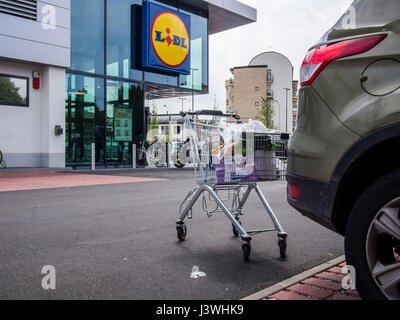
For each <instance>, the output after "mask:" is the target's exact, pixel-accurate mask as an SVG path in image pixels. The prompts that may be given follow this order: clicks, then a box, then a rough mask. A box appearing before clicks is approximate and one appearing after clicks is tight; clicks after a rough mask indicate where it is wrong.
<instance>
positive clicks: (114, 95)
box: [105, 80, 143, 167]
mask: <svg viewBox="0 0 400 320" xmlns="http://www.w3.org/2000/svg"><path fill="white" fill-rule="evenodd" d="M106 110H107V111H106V119H105V121H106V165H107V166H127V167H129V166H131V165H132V145H133V143H135V142H136V136H137V131H138V128H139V129H140V124H141V123H142V122H143V121H142V119H141V114H143V90H142V87H141V85H139V84H135V83H128V82H120V81H110V80H109V81H107V108H106Z"/></svg>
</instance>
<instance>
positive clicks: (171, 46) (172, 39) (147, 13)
mask: <svg viewBox="0 0 400 320" xmlns="http://www.w3.org/2000/svg"><path fill="white" fill-rule="evenodd" d="M142 16H143V46H142V49H143V52H142V65H143V67H145V68H152V69H158V70H164V71H170V72H176V73H180V74H190V28H191V25H190V23H191V21H190V16H189V15H187V14H184V13H181V12H178V11H176V10H171V9H170V8H167V7H165V6H162V5H160V4H158V3H154V2H150V1H144V2H143V14H142Z"/></svg>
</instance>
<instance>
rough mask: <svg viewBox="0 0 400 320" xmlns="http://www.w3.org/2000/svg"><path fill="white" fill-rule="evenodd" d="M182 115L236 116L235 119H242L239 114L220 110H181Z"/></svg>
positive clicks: (183, 116)
mask: <svg viewBox="0 0 400 320" xmlns="http://www.w3.org/2000/svg"><path fill="white" fill-rule="evenodd" d="M180 115H181V116H182V118H185V117H186V116H188V115H189V116H215V117H226V118H231V117H232V118H234V119H235V120H240V116H239V115H237V114H224V113H223V112H222V111H219V110H199V111H196V112H181V113H180Z"/></svg>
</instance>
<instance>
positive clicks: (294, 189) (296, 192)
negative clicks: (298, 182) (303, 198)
mask: <svg viewBox="0 0 400 320" xmlns="http://www.w3.org/2000/svg"><path fill="white" fill-rule="evenodd" d="M289 196H290V198H292V199H294V200H297V199H298V198H299V196H300V187H298V186H295V185H293V184H290V183H289Z"/></svg>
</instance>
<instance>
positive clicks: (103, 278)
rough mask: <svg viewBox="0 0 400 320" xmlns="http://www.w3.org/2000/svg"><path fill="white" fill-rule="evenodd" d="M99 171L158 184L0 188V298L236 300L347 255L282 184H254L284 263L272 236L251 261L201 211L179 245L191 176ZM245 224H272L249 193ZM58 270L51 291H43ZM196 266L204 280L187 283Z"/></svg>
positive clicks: (262, 240)
mask: <svg viewBox="0 0 400 320" xmlns="http://www.w3.org/2000/svg"><path fill="white" fill-rule="evenodd" d="M96 174H107V175H114V176H131V177H145V178H160V179H166V180H164V181H150V182H138V183H124V184H111V185H93V186H83V187H66V188H55V189H43V190H29V191H12V192H0V203H1V208H0V243H1V246H0V299H157V300H158V299H172V300H188V299H240V298H243V297H245V296H247V295H250V294H252V293H254V292H256V291H258V290H260V289H263V288H265V287H267V286H270V285H272V284H274V283H277V282H280V281H282V280H285V279H287V278H289V277H292V276H294V275H295V274H297V273H300V272H302V271H304V270H306V269H309V268H312V267H314V266H316V265H318V264H321V263H323V262H326V261H328V260H331V259H333V258H335V257H338V256H340V255H342V254H343V238H342V237H340V236H338V235H336V234H334V233H333V232H331V231H329V230H327V229H325V228H323V227H321V226H319V225H318V224H316V223H314V222H312V221H310V220H308V219H307V218H304V217H302V216H301V215H300V214H299V213H297V212H296V211H295V210H294V209H292V208H291V207H290V206H289V205H288V204H287V202H286V183H285V182H268V183H262V184H260V186H261V188H262V190H263V192H264V194H265V196H266V198H267V199H268V200H269V202H270V205H271V206H272V208H273V209H274V211H275V212H276V214H277V216H278V218H279V219H280V221H281V224H282V225H283V227H284V228H285V229H286V231H287V233H288V234H289V239H288V251H287V259H285V260H281V259H280V258H279V250H278V246H277V237H276V234H275V233H274V234H263V235H259V236H256V237H255V238H254V240H253V242H252V255H251V262H250V263H249V264H245V263H244V262H243V257H242V251H241V243H240V240H238V239H237V238H234V237H233V234H232V227H231V224H230V223H229V222H228V220H227V219H226V218H225V216H223V215H221V214H217V215H215V216H214V217H213V218H211V219H210V218H207V216H206V215H205V214H204V213H203V212H202V210H201V206H199V205H197V206H196V210H195V211H194V219H193V220H189V221H188V222H187V226H188V236H187V241H185V242H183V243H179V242H178V241H177V237H176V229H175V222H176V219H177V216H178V206H179V202H180V201H182V200H183V199H184V197H185V196H186V194H187V193H188V191H189V190H190V189H192V188H193V187H194V186H195V181H194V177H193V172H192V170H187V169H184V170H180V171H179V170H175V169H160V170H141V171H139V170H137V171H106V172H96ZM245 212H246V216H245V217H243V218H242V222H243V224H244V225H245V226H246V227H250V228H260V227H264V226H267V227H268V226H271V223H270V222H269V220H268V218H267V215H266V213H265V211H264V209H263V207H262V205H261V203H260V202H259V201H258V199H257V198H256V197H255V196H254V195H253V196H252V197H251V198H250V200H249V202H248V205H247V206H246V207H245ZM46 265H52V266H54V267H55V269H56V290H49V291H46V290H44V289H43V288H42V286H41V281H42V277H43V275H42V274H41V270H42V267H43V266H46ZM193 266H198V267H199V268H200V271H203V272H204V273H206V276H205V277H201V278H197V279H193V278H191V277H190V275H191V272H192V268H193Z"/></svg>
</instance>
